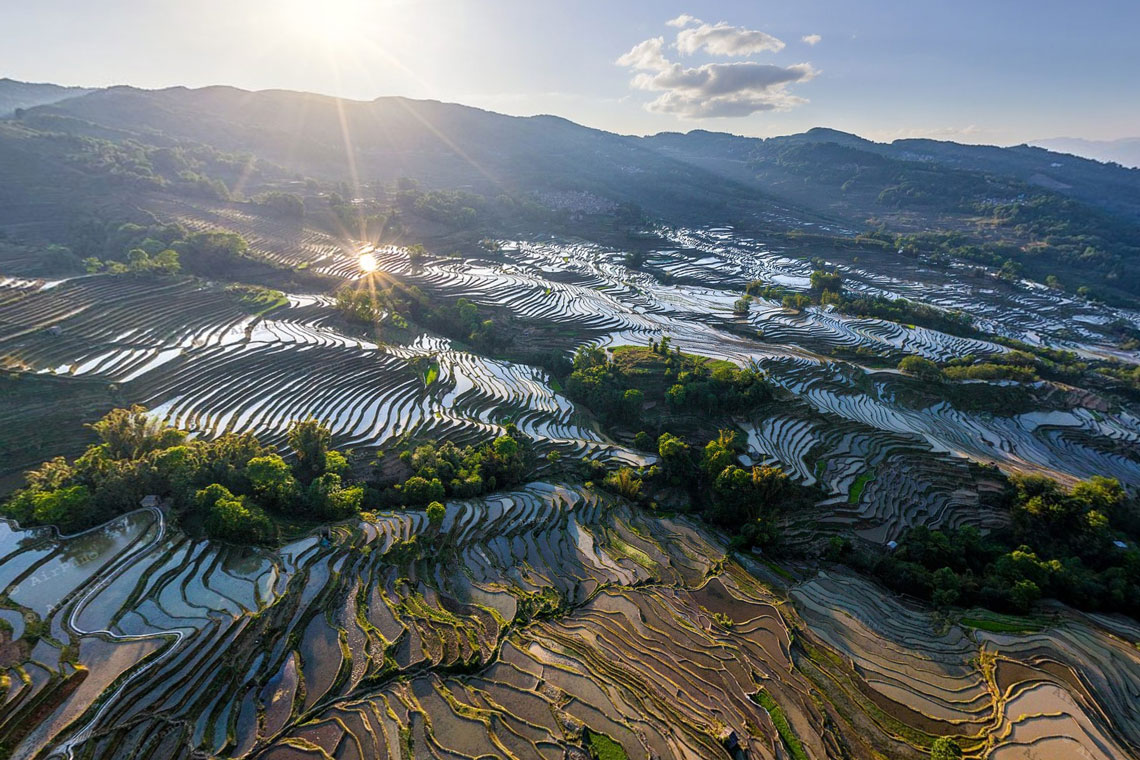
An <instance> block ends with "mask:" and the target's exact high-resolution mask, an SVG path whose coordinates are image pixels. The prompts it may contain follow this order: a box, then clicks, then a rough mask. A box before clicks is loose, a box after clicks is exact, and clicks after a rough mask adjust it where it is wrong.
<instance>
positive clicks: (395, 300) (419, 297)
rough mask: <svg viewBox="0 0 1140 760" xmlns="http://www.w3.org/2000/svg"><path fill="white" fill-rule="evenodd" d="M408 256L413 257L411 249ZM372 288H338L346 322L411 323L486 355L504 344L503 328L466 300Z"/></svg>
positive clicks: (397, 287)
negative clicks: (443, 299) (448, 299)
mask: <svg viewBox="0 0 1140 760" xmlns="http://www.w3.org/2000/svg"><path fill="white" fill-rule="evenodd" d="M411 255H413V256H414V255H416V254H415V251H414V249H413V251H412V254H411ZM374 285H375V287H370V288H369V287H365V288H361V287H359V286H357V285H345V286H342V287H341V288H340V289H338V290H337V292H336V307H337V309H338V310H339V311H340V313H341V314H342V315H344V317H345V318H346V319H349V320H350V321H353V322H358V323H361V324H378V323H385V322H386V323H390V324H392V325H393V326H395V327H399V328H406V327H407V326H408V325H409V323H412V322H414V323H416V324H419V325H421V326H424V327H428V328H431V329H432V330H435V331H436V332H438V333H440V334H441V335H445V336H447V337H449V338H452V339H454V340H458V341H461V342H463V343H467V344H470V345H472V346H475V347H477V348H479V349H481V350H483V351H488V352H494V351H496V350H498V349H501V348H503V347H504V346H505V345H506V344H507V342H508V339H509V336H508V335H507V334H506V331H505V330H504V329H503V326H502V325H500V324H499V322H497V321H496V319H495V318H494V317H492V316H490V315H486V314H484V313H483V312H481V311H480V310H479V307H478V306H477V305H476V304H474V303H472V302H471V301H469V300H467V299H466V298H460V299H458V300H457V301H456V302H455V303H447V302H444V301H440V300H437V299H431V298H429V297H428V296H427V294H426V293H424V292H423V291H422V290H420V289H419V288H418V287H416V286H415V285H405V284H403V283H401V282H393V283H391V284H389V285H387V286H381V285H379V283H375V284H374Z"/></svg>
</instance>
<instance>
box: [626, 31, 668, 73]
mask: <svg viewBox="0 0 1140 760" xmlns="http://www.w3.org/2000/svg"><path fill="white" fill-rule="evenodd" d="M617 64H618V66H628V67H629V68H631V69H637V70H638V71H660V70H662V69H667V68H669V61H668V60H666V59H665V38H664V37H653V38H651V39H648V40H645V41H644V42H639V43H637V44H636V45H634V46H633V48H632V49H631V50H630V51H629V52H628V53H626V54H625V55H623V56H622V57H621V58H618V59H617Z"/></svg>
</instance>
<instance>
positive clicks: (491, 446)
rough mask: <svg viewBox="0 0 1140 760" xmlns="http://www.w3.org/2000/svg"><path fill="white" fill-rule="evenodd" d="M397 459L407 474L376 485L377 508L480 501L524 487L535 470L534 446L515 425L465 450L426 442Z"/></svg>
mask: <svg viewBox="0 0 1140 760" xmlns="http://www.w3.org/2000/svg"><path fill="white" fill-rule="evenodd" d="M398 457H399V460H400V462H401V463H402V464H403V466H404V467H405V471H406V472H407V473H408V474H407V475H406V476H404V477H401V478H399V479H396V480H390V481H387V482H381V481H374V482H373V483H372V486H373V488H372V493H371V496H370V501H375V503H376V505H377V506H384V507H394V506H400V505H403V506H423V505H426V504H429V503H431V502H433V501H442V500H443V499H445V498H448V497H458V498H467V497H471V496H478V495H480V494H484V493H487V492H488V491H494V490H495V489H496V488H508V487H510V486H512V485H515V484H517V483H521V482H522V481H523V479H524V478H525V477H526V475H527V474H528V473H529V472H530V471H531V469H532V468H533V466H534V451H533V446H532V442H531V440H530V438H528V437H527V436H526V435H525V434H524V433H522V432H521V431H519V429H518V428H517V427H516V426H515V425H514V424H513V423H508V424H507V425H506V427H505V431H504V434H503V435H501V436H499V437H498V438H496V439H494V440H493V441H488V442H486V443H482V444H479V445H473V446H465V447H463V448H460V447H459V446H457V445H455V444H454V443H453V442H451V441H444V442H443V443H439V444H437V443H436V442H435V441H428V442H426V443H420V444H414V445H409V446H408V447H407V448H405V449H404V450H403V451H400V452H399V454H398Z"/></svg>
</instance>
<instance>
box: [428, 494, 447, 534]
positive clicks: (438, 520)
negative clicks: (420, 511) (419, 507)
mask: <svg viewBox="0 0 1140 760" xmlns="http://www.w3.org/2000/svg"><path fill="white" fill-rule="evenodd" d="M446 516H447V507H445V506H444V505H443V503H442V502H438V501H433V502H432V503H431V504H428V505H427V518H428V523H429V524H430V525H431V526H432V528H434V529H435V530H437V531H438V530H439V526H440V525H442V524H443V518H444V517H446Z"/></svg>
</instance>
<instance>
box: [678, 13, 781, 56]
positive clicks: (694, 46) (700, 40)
mask: <svg viewBox="0 0 1140 760" xmlns="http://www.w3.org/2000/svg"><path fill="white" fill-rule="evenodd" d="M676 44H677V50H679V51H680V52H682V53H684V54H685V55H692V54H693V53H696V52H698V51H701V50H704V51H705V52H706V53H708V54H709V55H722V56H748V55H752V54H753V53H763V52H764V51H770V52H773V53H778V52H780V51H781V50H783V49H784V42H783V40H778V39H776V38H775V37H773V36H772V35H770V34H766V33H764V32H761V31H760V30H758V29H745V28H744V27H740V26H729V25H728V24H726V23H724V22H723V21H721V22H720V23H719V24H704V23H702V24H701V25H700V26H698V27H694V28H688V29H682V30H681V31H679V32H677V43H676Z"/></svg>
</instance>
